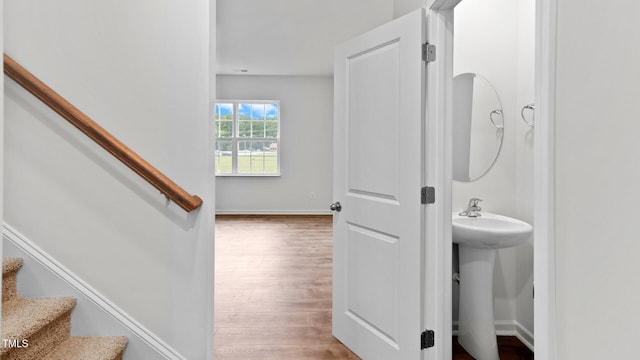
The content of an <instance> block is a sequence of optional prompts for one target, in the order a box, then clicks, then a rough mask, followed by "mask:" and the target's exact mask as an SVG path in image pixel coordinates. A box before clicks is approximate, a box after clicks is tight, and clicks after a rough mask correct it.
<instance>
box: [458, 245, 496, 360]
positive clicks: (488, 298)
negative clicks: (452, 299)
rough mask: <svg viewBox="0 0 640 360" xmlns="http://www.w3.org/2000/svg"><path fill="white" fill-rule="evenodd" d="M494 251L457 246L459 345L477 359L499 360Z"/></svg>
mask: <svg viewBox="0 0 640 360" xmlns="http://www.w3.org/2000/svg"><path fill="white" fill-rule="evenodd" d="M496 251H497V250H495V249H478V248H474V247H471V246H468V245H463V244H459V245H458V255H459V258H460V306H459V314H460V315H459V323H458V342H459V343H460V345H462V347H463V348H464V349H465V350H466V351H467V352H468V353H469V354H471V356H473V357H474V358H476V359H477V360H499V359H500V357H499V356H498V343H497V339H496V327H495V323H494V318H493V267H494V265H495V261H496Z"/></svg>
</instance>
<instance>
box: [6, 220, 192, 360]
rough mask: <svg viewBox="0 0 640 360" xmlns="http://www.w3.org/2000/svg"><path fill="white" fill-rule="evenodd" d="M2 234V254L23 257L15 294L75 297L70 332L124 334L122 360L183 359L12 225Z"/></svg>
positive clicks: (104, 334)
mask: <svg viewBox="0 0 640 360" xmlns="http://www.w3.org/2000/svg"><path fill="white" fill-rule="evenodd" d="M2 237H3V244H2V245H3V246H2V247H3V249H4V254H3V255H4V256H6V257H19V258H22V259H23V260H24V265H23V267H22V268H21V269H20V270H19V271H18V293H19V294H21V295H23V296H25V297H57V296H72V297H75V298H76V299H77V304H76V307H75V308H74V310H73V313H72V316H71V319H72V320H71V329H72V330H71V334H72V335H86V336H126V337H127V338H128V339H129V343H128V345H127V348H126V350H125V353H124V357H123V358H124V359H125V360H126V359H145V360H186V358H185V357H183V356H182V355H180V354H179V353H178V352H177V351H176V350H174V349H173V348H171V347H170V346H169V345H168V344H166V343H165V342H163V341H162V340H161V339H160V338H159V337H158V336H156V335H154V334H153V333H152V332H151V331H150V330H148V329H147V328H145V327H144V326H143V325H142V324H140V323H138V322H137V321H136V320H135V319H133V318H132V317H131V316H130V315H128V314H127V313H125V312H124V311H123V310H122V309H120V308H119V307H118V306H117V305H115V304H114V303H112V302H111V301H110V300H108V299H107V298H106V297H105V296H103V295H102V294H100V293H99V292H98V291H96V290H95V289H93V288H92V287H91V286H90V285H89V284H87V283H86V282H84V281H83V280H82V279H80V278H79V277H78V276H77V275H76V274H74V273H72V272H71V271H70V270H69V269H67V268H66V267H64V266H63V265H62V264H60V263H58V262H57V261H56V260H55V259H53V258H52V257H51V256H50V255H49V254H47V253H46V252H45V251H44V250H43V249H41V248H40V247H38V246H37V245H36V244H35V243H33V242H32V241H30V240H29V239H27V238H26V237H24V236H23V235H22V234H20V233H19V232H18V231H16V230H15V229H14V228H12V227H11V226H9V225H7V224H4V226H3V232H2Z"/></svg>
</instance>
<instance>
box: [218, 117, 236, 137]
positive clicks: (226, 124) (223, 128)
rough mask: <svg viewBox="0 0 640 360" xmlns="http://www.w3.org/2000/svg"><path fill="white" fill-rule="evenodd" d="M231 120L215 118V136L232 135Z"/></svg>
mask: <svg viewBox="0 0 640 360" xmlns="http://www.w3.org/2000/svg"><path fill="white" fill-rule="evenodd" d="M232 136H233V121H227V120H217V121H216V137H218V138H219V137H232Z"/></svg>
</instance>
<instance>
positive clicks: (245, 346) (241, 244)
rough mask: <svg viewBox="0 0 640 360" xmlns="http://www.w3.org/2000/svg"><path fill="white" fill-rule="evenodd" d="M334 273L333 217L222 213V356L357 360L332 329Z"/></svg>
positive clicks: (232, 359)
mask: <svg viewBox="0 0 640 360" xmlns="http://www.w3.org/2000/svg"><path fill="white" fill-rule="evenodd" d="M331 274H332V219H331V216H236V215H233V216H231V215H229V216H223V215H218V216H217V217H216V283H215V319H214V324H215V335H214V351H215V358H216V360H236V359H242V360H251V359H261V360H270V359H274V360H275V359H278V360H283V359H296V360H303V359H308V360H316V359H318V360H320V359H322V360H324V359H327V360H329V359H358V357H357V356H356V355H354V354H353V353H352V352H351V351H349V349H347V348H346V347H345V346H344V345H343V344H342V343H340V342H339V341H338V340H336V339H335V338H334V337H333V336H332V335H331ZM516 341H517V339H516ZM453 343H454V347H453V351H454V356H453V359H460V360H466V359H472V358H471V357H470V356H469V355H468V354H466V353H464V350H462V349H461V348H460V349H457V347H456V345H457V342H456V341H455V339H454V341H453ZM520 345H521V346H520V347H519V348H524V349H526V347H524V345H522V344H520ZM509 346H511V345H509ZM460 351H462V352H460ZM527 351H528V349H527ZM502 352H503V351H502V347H501V359H502V360H521V359H533V357H530V358H529V357H518V356H519V355H517V354H519V352H518V351H511V350H509V351H508V353H506V354H504V355H503V353H502ZM511 354H514V355H511ZM465 356H466V357H465Z"/></svg>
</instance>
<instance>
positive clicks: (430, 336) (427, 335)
mask: <svg viewBox="0 0 640 360" xmlns="http://www.w3.org/2000/svg"><path fill="white" fill-rule="evenodd" d="M435 345H436V333H435V332H434V331H433V330H426V331H423V332H422V334H420V349H428V348H430V347H434V346H435Z"/></svg>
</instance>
